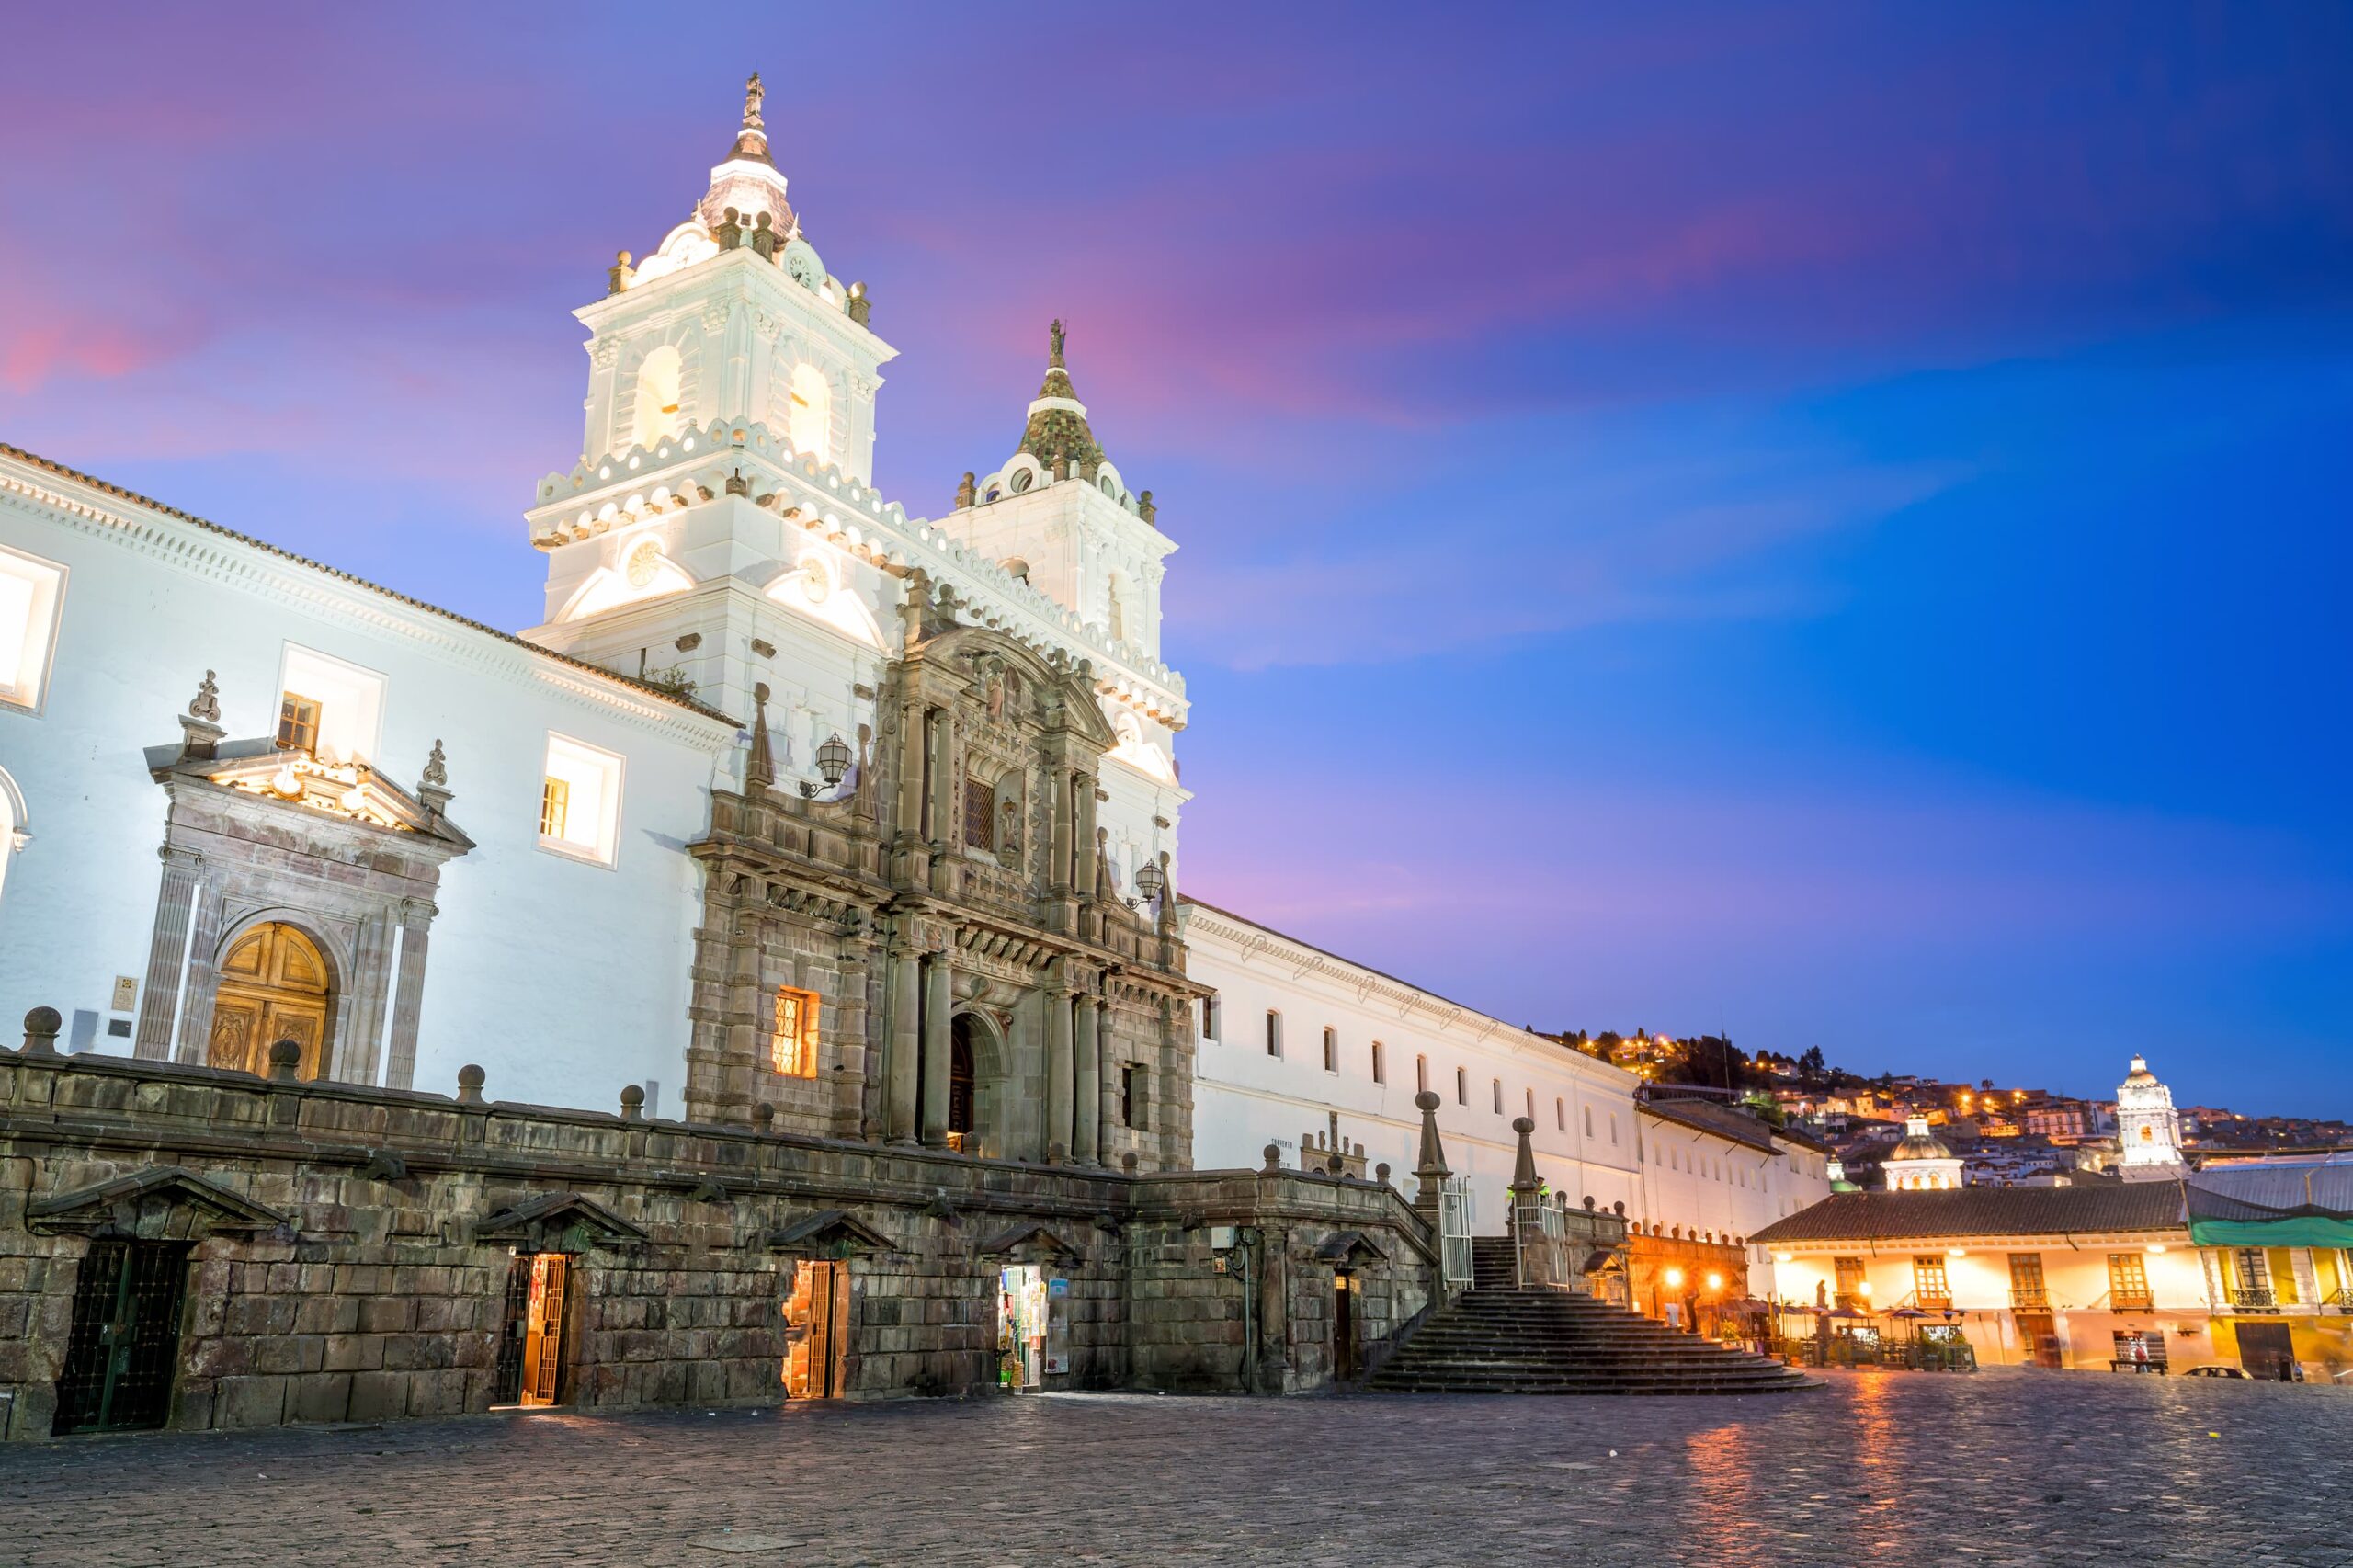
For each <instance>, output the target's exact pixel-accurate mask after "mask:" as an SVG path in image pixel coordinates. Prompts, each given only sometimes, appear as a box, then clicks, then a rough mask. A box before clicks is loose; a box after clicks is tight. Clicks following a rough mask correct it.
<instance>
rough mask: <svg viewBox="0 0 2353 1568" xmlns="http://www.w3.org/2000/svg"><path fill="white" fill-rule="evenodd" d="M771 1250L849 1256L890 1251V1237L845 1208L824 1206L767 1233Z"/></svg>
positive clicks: (804, 1254)
mask: <svg viewBox="0 0 2353 1568" xmlns="http://www.w3.org/2000/svg"><path fill="white" fill-rule="evenodd" d="M767 1244H768V1250H769V1251H770V1252H782V1253H794V1254H798V1255H799V1256H803V1257H847V1256H849V1255H850V1254H852V1253H859V1252H889V1251H892V1248H893V1244H892V1240H891V1238H890V1237H888V1236H886V1235H884V1234H883V1233H881V1232H880V1231H878V1230H876V1229H875V1228H874V1227H873V1226H871V1225H870V1224H868V1223H867V1222H866V1221H863V1220H860V1219H859V1218H858V1216H857V1215H855V1214H852V1213H850V1212H849V1211H848V1210H845V1209H821V1210H818V1211H817V1212H816V1213H814V1214H804V1215H802V1216H801V1218H800V1219H798V1220H795V1221H792V1222H791V1223H790V1224H789V1225H784V1226H780V1227H779V1228H778V1229H776V1230H774V1231H771V1232H769V1233H768V1243H767Z"/></svg>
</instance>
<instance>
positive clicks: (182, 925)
mask: <svg viewBox="0 0 2353 1568" xmlns="http://www.w3.org/2000/svg"><path fill="white" fill-rule="evenodd" d="M163 859H164V885H163V891H162V892H160V893H158V894H157V895H156V899H155V929H154V933H153V936H151V937H149V938H148V941H147V983H146V984H145V986H144V987H142V993H141V995H140V1000H139V1038H138V1039H137V1040H134V1041H133V1042H132V1046H131V1053H132V1054H133V1055H135V1056H141V1057H144V1058H146V1059H148V1060H150V1061H154V1062H161V1061H163V1060H165V1058H167V1057H169V1056H170V1055H171V1053H172V1015H173V1014H174V1013H176V1012H177V1011H178V1009H179V997H180V977H181V975H182V974H183V972H185V971H186V969H187V958H188V914H189V911H190V910H191V909H192V908H193V907H194V906H195V903H196V890H197V884H198V883H199V882H200V881H203V878H204V857H203V856H201V855H199V854H198V853H197V852H196V851H195V850H193V849H177V848H172V847H168V846H167V847H165V850H164V851H163Z"/></svg>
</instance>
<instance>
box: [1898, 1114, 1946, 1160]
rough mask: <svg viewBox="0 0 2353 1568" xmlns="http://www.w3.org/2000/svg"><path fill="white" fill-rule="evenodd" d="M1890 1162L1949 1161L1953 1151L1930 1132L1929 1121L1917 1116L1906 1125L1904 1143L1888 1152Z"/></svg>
mask: <svg viewBox="0 0 2353 1568" xmlns="http://www.w3.org/2000/svg"><path fill="white" fill-rule="evenodd" d="M1887 1158H1888V1159H1890V1160H1949V1159H1951V1158H1952V1151H1951V1150H1950V1149H1948V1148H1946V1147H1945V1146H1944V1144H1943V1143H1942V1142H1939V1141H1938V1138H1937V1136H1936V1134H1934V1133H1932V1132H1930V1131H1928V1119H1927V1117H1925V1116H1915V1117H1911V1118H1909V1119H1906V1120H1905V1121H1904V1141H1903V1142H1900V1143H1898V1144H1897V1145H1896V1146H1895V1147H1894V1148H1893V1149H1892V1150H1890V1151H1888V1154H1887Z"/></svg>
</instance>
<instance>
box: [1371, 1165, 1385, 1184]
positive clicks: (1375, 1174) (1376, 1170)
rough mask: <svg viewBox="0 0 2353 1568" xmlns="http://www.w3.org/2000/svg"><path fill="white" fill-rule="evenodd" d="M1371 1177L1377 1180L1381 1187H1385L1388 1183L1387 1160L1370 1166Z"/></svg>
mask: <svg viewBox="0 0 2353 1568" xmlns="http://www.w3.org/2000/svg"><path fill="white" fill-rule="evenodd" d="M1372 1179H1373V1180H1375V1181H1377V1182H1379V1183H1380V1184H1381V1186H1383V1187H1387V1186H1388V1185H1389V1162H1388V1161H1386V1160H1383V1161H1381V1164H1379V1165H1375V1166H1373V1167H1372Z"/></svg>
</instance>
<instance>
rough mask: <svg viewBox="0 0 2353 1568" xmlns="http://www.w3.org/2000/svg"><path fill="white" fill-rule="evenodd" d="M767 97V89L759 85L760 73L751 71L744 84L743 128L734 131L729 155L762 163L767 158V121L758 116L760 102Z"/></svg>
mask: <svg viewBox="0 0 2353 1568" xmlns="http://www.w3.org/2000/svg"><path fill="white" fill-rule="evenodd" d="M766 97H767V88H766V87H763V86H761V85H760V74H759V73H758V72H756V71H755V72H753V73H752V74H751V79H750V80H748V81H746V82H745V84H744V129H743V130H741V131H737V132H736V133H735V146H734V149H733V152H732V153H731V154H730V155H731V156H733V157H738V158H758V159H760V160H761V161H762V162H764V163H765V162H766V161H767V155H768V136H767V122H766V121H765V120H763V119H761V117H760V103H761V100H762V99H764V98H766Z"/></svg>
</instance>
